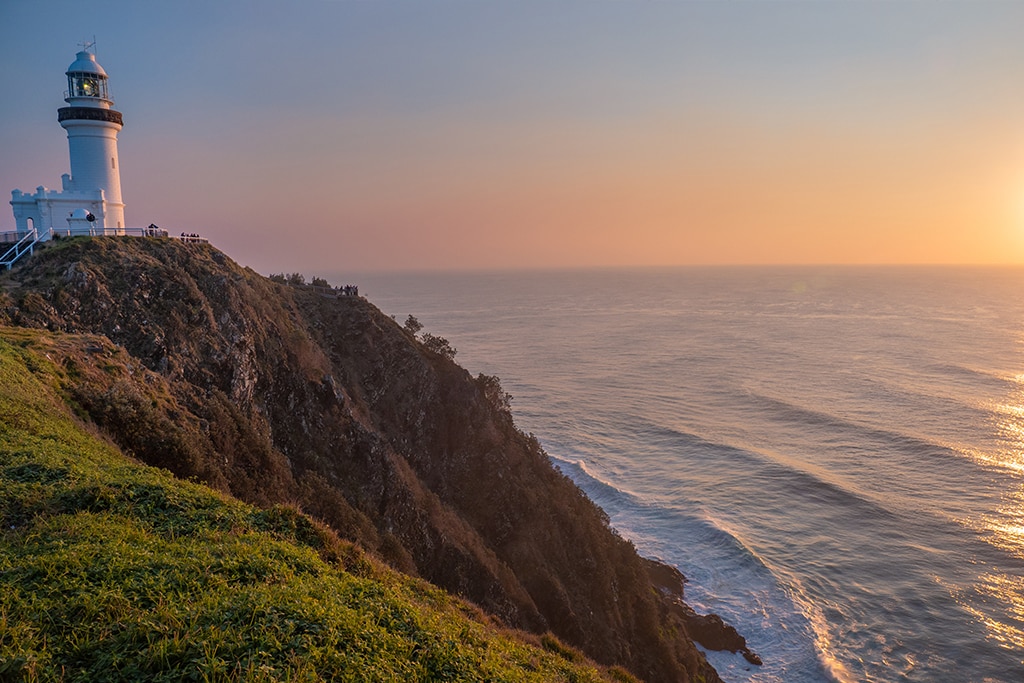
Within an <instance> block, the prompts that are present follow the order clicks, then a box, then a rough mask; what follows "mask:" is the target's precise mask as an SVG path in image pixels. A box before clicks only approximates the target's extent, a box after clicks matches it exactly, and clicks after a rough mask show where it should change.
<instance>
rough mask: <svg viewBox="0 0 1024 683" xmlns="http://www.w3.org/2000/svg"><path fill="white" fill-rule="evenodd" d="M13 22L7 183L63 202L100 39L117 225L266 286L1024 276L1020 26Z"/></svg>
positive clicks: (724, 21) (135, 18) (1021, 12)
mask: <svg viewBox="0 0 1024 683" xmlns="http://www.w3.org/2000/svg"><path fill="white" fill-rule="evenodd" d="M0 25H2V26H3V27H4V28H5V29H6V30H5V31H4V40H3V41H0V66H2V69H0V73H2V78H3V81H2V83H3V88H4V92H5V93H6V97H5V105H4V107H3V108H2V109H0V150H2V151H0V189H2V190H3V191H4V192H7V193H9V192H10V190H13V189H15V188H18V189H22V190H34V189H35V187H36V186H38V185H45V186H47V187H51V188H55V187H59V186H60V175H61V174H62V173H65V172H67V171H68V170H69V169H68V158H67V141H66V138H65V135H64V132H63V131H62V130H61V129H60V126H59V125H58V124H57V122H56V109H57V108H58V107H59V106H62V105H63V104H64V103H63V100H62V97H63V91H64V89H65V87H66V83H65V79H64V71H65V69H66V68H67V66H68V64H69V63H70V62H71V61H72V60H73V59H74V53H75V52H76V51H77V50H79V49H81V48H80V47H79V45H80V43H82V41H85V40H91V39H92V37H93V36H94V35H95V36H96V40H97V57H98V60H99V62H100V63H101V64H102V65H103V67H104V68H105V69H106V70H107V73H108V74H109V75H110V87H111V92H112V95H113V97H114V99H115V100H116V103H117V105H116V106H117V108H118V110H120V111H122V112H123V113H124V117H125V128H124V130H123V131H122V132H121V134H120V137H119V154H120V167H121V180H122V187H123V192H124V198H125V203H126V209H125V214H126V217H127V221H128V224H129V225H132V226H143V225H148V224H149V223H156V224H158V225H160V226H161V227H164V228H166V229H168V230H169V231H170V232H171V233H172V234H177V233H178V232H181V231H185V232H190V233H191V232H195V233H201V234H203V235H204V236H206V237H209V238H210V239H211V240H212V241H213V242H214V244H216V245H217V246H218V247H220V248H222V249H224V250H225V251H226V252H227V253H229V254H230V255H231V256H232V257H234V258H236V259H237V260H238V261H240V262H241V263H243V264H245V265H249V266H252V267H253V268H255V269H256V270H259V271H261V272H265V273H266V272H271V271H273V272H292V271H296V272H306V273H312V272H341V271H345V270H351V271H372V270H438V269H474V270H479V269H489V268H501V269H509V268H555V267H558V268H562V267H566V268H578V267H602V266H666V265H715V264H800V263H807V264H814V263H840V264H841V263H850V264H854V263H870V264H895V263H914V264H917V263H969V264H995V263H1000V264H1019V263H1024V87H1022V86H1021V84H1022V83H1024V41H1022V40H1020V35H1019V34H1020V28H1021V27H1024V3H1009V2H987V1H984V0H982V1H971V2H963V1H961V2H944V3H925V2H887V3H877V2H873V3H859V2H824V1H820V2H814V1H801V2H796V1H790V2H670V1H664V2H645V3H639V2H624V1H612V0H562V1H560V2H550V1H548V2H544V1H540V0H520V1H517V2H511V1H509V0H492V1H490V2H474V1H471V0H437V1H435V2H430V3H422V2H414V1H413V0H404V1H396V0H381V1H379V2H360V1H357V0H302V1H300V2H295V3H288V4H285V3H277V2H269V1H267V0H255V1H250V2H241V1H240V0H224V1H222V2H216V3H201V2H196V1H193V0H185V1H181V2H175V3H137V2H125V1H117V2H114V1H105V0H97V1H96V2H90V3H87V4H82V3H78V2H71V1H64V0H61V1H54V0H43V1H41V2H30V1H28V0H7V1H6V2H4V3H3V5H2V6H0ZM6 196H7V197H8V198H9V194H8V195H6ZM5 202H6V200H5ZM11 229H13V217H12V215H11V213H10V207H9V206H8V207H7V208H6V209H5V210H3V211H2V212H0V231H3V230H11Z"/></svg>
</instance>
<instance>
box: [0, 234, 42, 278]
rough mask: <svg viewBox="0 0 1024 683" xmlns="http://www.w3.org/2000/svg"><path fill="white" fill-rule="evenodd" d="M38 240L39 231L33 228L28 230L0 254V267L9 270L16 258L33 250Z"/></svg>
mask: <svg viewBox="0 0 1024 683" xmlns="http://www.w3.org/2000/svg"><path fill="white" fill-rule="evenodd" d="M38 241H39V232H38V231H37V230H36V229H35V228H33V229H32V230H29V231H28V232H27V233H25V236H24V237H22V238H21V239H20V240H18V241H17V242H16V243H15V245H14V246H13V247H11V248H10V249H8V250H7V251H6V252H4V255H3V256H0V268H4V269H5V270H10V269H11V266H13V265H14V264H15V263H16V262H17V261H18V259H20V258H21V257H22V256H24V255H25V254H31V253H32V252H33V250H34V249H35V246H36V243H37V242H38Z"/></svg>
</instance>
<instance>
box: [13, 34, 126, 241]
mask: <svg viewBox="0 0 1024 683" xmlns="http://www.w3.org/2000/svg"><path fill="white" fill-rule="evenodd" d="M91 47H93V45H92V44H87V45H85V46H84V49H83V50H82V51H81V52H79V53H78V54H77V55H75V61H73V62H72V63H71V66H69V67H68V70H67V72H66V75H67V79H68V89H67V91H66V92H65V93H64V101H65V102H67V104H68V106H66V107H61V108H60V109H58V110H57V121H58V122H59V123H60V125H61V127H62V128H63V129H64V130H65V131H67V134H68V153H69V155H70V159H71V173H70V174H67V173H65V174H64V175H63V176H61V189H60V190H59V191H55V190H49V189H47V188H46V187H43V186H39V187H38V188H36V191H35V192H34V193H32V194H29V193H27V192H22V191H21V190H14V191H12V192H11V206H12V207H13V209H14V221H15V225H16V229H17V232H18V233H28V232H30V231H32V230H33V229H35V230H37V231H38V233H39V237H40V238H41V239H47V237H48V236H49V235H50V234H72V235H74V234H92V235H95V234H99V235H104V234H106V235H113V234H123V232H124V227H125V222H124V202H123V201H122V199H121V169H120V161H119V160H118V157H117V134H118V133H119V132H120V131H121V128H122V127H123V125H124V122H123V119H122V117H121V112H119V111H117V110H115V109H114V108H113V105H114V100H113V99H112V98H111V96H110V86H109V84H108V82H107V72H106V71H104V70H103V67H102V66H100V65H99V63H98V62H97V61H96V55H95V54H94V53H93V52H90V51H89V49H90V48H91Z"/></svg>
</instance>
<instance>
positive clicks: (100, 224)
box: [8, 173, 124, 239]
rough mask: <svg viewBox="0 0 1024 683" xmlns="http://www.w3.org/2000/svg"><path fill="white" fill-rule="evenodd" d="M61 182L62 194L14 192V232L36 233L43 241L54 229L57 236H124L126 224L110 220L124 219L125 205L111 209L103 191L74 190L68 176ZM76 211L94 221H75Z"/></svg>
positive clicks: (52, 191) (53, 232) (45, 190)
mask: <svg viewBox="0 0 1024 683" xmlns="http://www.w3.org/2000/svg"><path fill="white" fill-rule="evenodd" d="M61 180H62V181H63V189H62V190H60V191H58V190H49V189H47V188H45V187H43V186H42V185H40V186H39V187H37V188H36V191H35V193H33V194H29V193H27V192H22V191H21V190H13V191H12V192H11V208H12V209H13V210H14V225H15V228H14V229H15V231H16V232H17V233H18V234H20V235H24V234H26V233H29V232H31V231H32V230H33V229H36V230H38V231H39V235H40V237H41V238H42V239H47V236H48V235H50V234H51V228H52V234H57V235H120V234H124V225H123V220H115V221H114V222H113V224H111V221H110V220H109V218H110V217H111V214H115V215H116V216H123V215H124V204H119V205H117V206H111V205H110V203H109V202H108V201H107V199H106V196H105V195H106V193H105V192H104V191H103V190H74V189H73V188H72V183H71V177H70V176H69V175H68V174H66V173H65V174H64V175H63V176H62V177H61ZM111 209H113V211H112V210H111ZM76 211H80V212H82V213H84V214H86V216H88V215H91V216H92V217H93V220H91V221H89V220H85V221H84V222H83V221H80V220H75V219H74V217H73V214H74V213H75V212H76ZM83 223H84V224H83ZM44 233H45V234H44ZM11 237H14V236H13V235H12V236H11ZM8 239H11V238H8Z"/></svg>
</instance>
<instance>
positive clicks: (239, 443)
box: [0, 238, 719, 681]
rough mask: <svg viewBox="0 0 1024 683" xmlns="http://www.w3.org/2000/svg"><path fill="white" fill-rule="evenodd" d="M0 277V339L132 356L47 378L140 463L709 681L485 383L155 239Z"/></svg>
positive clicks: (362, 309) (414, 347)
mask: <svg viewBox="0 0 1024 683" xmlns="http://www.w3.org/2000/svg"><path fill="white" fill-rule="evenodd" d="M5 279H6V280H7V281H8V284H9V291H8V294H6V295H0V324H6V325H13V326H20V327H27V328H43V329H47V330H51V331H55V332H63V333H79V334H80V333H89V334H95V335H102V336H103V337H105V338H106V339H109V340H110V341H111V342H112V343H113V344H116V345H117V346H118V347H121V348H123V350H124V352H125V353H127V354H128V355H129V356H130V357H131V359H133V362H134V363H135V364H136V366H137V368H136V370H133V371H131V372H114V371H113V370H111V371H110V372H104V371H102V365H100V366H97V365H96V364H95V363H93V364H87V363H83V362H82V361H81V360H76V359H75V358H74V357H72V356H68V357H67V358H65V359H63V360H62V361H61V362H62V364H63V365H62V367H63V371H64V373H65V374H64V377H65V378H64V380H63V381H64V383H65V385H64V388H63V391H65V392H66V394H67V396H68V397H69V400H71V401H73V403H74V404H75V405H76V406H77V410H78V412H79V414H80V415H81V416H82V417H83V418H86V419H88V420H90V421H92V422H94V423H95V424H96V425H98V426H99V427H100V428H101V430H102V431H103V433H104V434H106V435H107V436H109V438H110V439H112V440H113V441H114V442H115V443H117V444H118V445H119V446H120V447H121V448H122V449H124V450H125V451H126V452H128V453H130V454H132V455H134V456H135V457H136V458H138V459H139V460H141V461H143V462H145V463H148V464H151V465H157V466H160V467H164V468H166V469H168V470H170V471H171V472H173V473H174V474H175V475H177V476H178V477H180V478H183V479H193V480H196V481H200V482H203V483H206V484H208V485H210V486H213V487H215V488H217V489H220V490H222V491H224V492H227V493H230V494H232V495H234V496H236V497H238V498H240V499H242V500H244V501H247V502H250V503H253V504H256V505H259V506H263V507H269V506H272V505H274V504H279V503H290V504H293V505H295V506H297V507H299V508H301V509H302V510H303V511H305V512H307V513H309V514H311V515H312V516H314V517H316V518H318V519H320V520H323V522H325V523H326V524H327V525H329V526H330V528H332V529H333V530H334V531H336V532H337V533H338V534H339V535H340V536H341V537H343V538H345V539H348V540H350V541H352V542H355V543H357V544H358V545H359V546H361V547H363V548H365V549H366V550H367V551H369V552H370V553H372V554H374V555H376V556H378V557H380V558H382V559H384V560H385V561H386V562H388V563H389V564H391V565H392V566H393V567H395V568H396V569H399V570H400V571H403V572H406V573H408V574H412V575H416V576H420V577H422V578H424V579H426V580H428V581H430V582H432V583H434V584H435V585H437V586H440V587H442V588H444V589H446V590H448V591H450V592H451V593H454V594H456V595H458V596H462V597H464V598H466V599H468V600H471V601H472V602H474V603H475V604H477V605H479V606H480V607H481V608H482V609H484V610H485V611H486V612H488V613H490V614H492V615H494V616H496V617H497V618H499V619H501V620H502V621H503V622H504V623H506V624H508V625H510V626H514V627H517V628H522V629H525V630H528V631H532V632H535V633H544V632H546V631H551V632H552V633H554V634H555V635H557V636H558V637H559V638H560V639H562V640H564V641H565V642H567V643H570V644H571V645H573V646H575V647H578V648H580V649H581V650H582V651H583V652H585V653H586V654H587V655H588V656H590V657H592V658H593V659H594V660H596V661H597V662H600V663H602V664H608V665H612V664H618V665H622V666H623V667H625V668H627V669H628V670H630V671H631V672H633V673H635V674H636V675H637V676H639V677H641V678H643V679H645V680H649V681H688V680H702V681H716V680H719V679H718V677H717V674H715V672H714V670H713V669H712V668H711V667H710V666H709V665H708V664H707V662H706V661H705V660H704V658H703V656H702V655H701V654H700V653H699V651H697V650H696V648H695V647H694V645H693V642H692V641H691V639H690V637H689V634H688V632H687V619H686V614H687V612H686V610H684V609H680V604H679V598H680V597H681V590H676V591H672V590H664V589H662V590H657V589H655V587H654V584H653V583H652V579H651V575H650V567H649V566H648V565H647V564H646V563H645V562H644V561H643V560H642V559H641V558H640V557H639V556H638V555H637V553H636V551H635V549H634V548H633V546H632V545H631V544H630V543H629V542H627V541H625V540H624V539H622V538H621V537H619V536H618V535H617V534H616V533H615V532H614V530H612V529H611V528H610V527H609V525H608V519H607V516H606V515H604V513H603V512H602V511H601V510H600V509H599V508H598V507H597V506H595V505H594V504H593V503H592V502H591V501H590V500H589V499H588V498H586V496H584V495H583V494H582V493H581V492H580V491H579V490H578V489H577V487H576V486H575V485H574V484H573V483H572V482H571V481H570V480H569V479H568V478H566V477H565V476H563V475H562V474H561V473H559V472H558V471H557V470H556V469H555V468H554V467H552V465H551V464H550V462H549V460H548V458H547V456H546V455H545V454H544V452H543V451H542V450H541V448H540V446H539V444H538V443H537V442H536V440H535V439H533V438H531V437H530V436H527V435H524V434H522V433H521V432H520V431H518V430H517V429H516V427H515V425H514V424H513V421H512V418H511V416H510V414H509V412H508V410H507V406H505V405H503V403H502V401H501V396H500V391H498V392H496V391H495V386H494V384H493V382H492V381H491V380H490V379H489V378H486V377H478V378H474V377H472V376H471V375H470V374H469V373H468V372H467V371H465V370H464V369H462V368H461V367H459V366H458V365H456V364H455V363H453V362H452V361H451V360H449V359H448V358H445V357H444V356H443V355H439V354H437V353H434V352H432V351H431V350H429V349H428V348H426V347H425V346H424V345H423V344H420V343H419V342H418V341H417V340H416V339H415V338H414V337H413V335H412V334H411V333H410V332H408V331H406V330H404V329H402V328H401V327H400V326H399V325H398V324H397V323H395V321H393V320H392V319H391V318H389V317H388V316H385V315H383V314H382V313H381V312H380V311H379V310H377V309H376V308H375V307H374V306H372V305H371V304H370V303H368V302H367V301H365V300H363V299H361V298H358V297H340V298H325V297H323V296H320V295H319V294H317V293H316V292H314V291H308V290H302V289H298V288H293V287H288V286H286V285H282V284H277V283H274V282H272V281H270V280H268V279H267V278H264V277H261V276H259V275H258V274H256V273H254V272H252V271H251V270H248V269H243V268H240V267H239V266H238V265H237V264H235V263H234V262H232V261H231V260H230V259H228V258H227V257H226V256H225V255H224V254H222V253H220V252H219V251H217V250H215V249H213V248H212V247H209V246H208V245H202V244H184V243H181V242H178V241H176V240H167V239H164V240H156V239H138V238H103V239H87V238H77V239H74V240H62V241H60V242H57V243H54V244H52V245H50V246H48V247H47V248H45V249H43V250H41V251H40V252H39V253H37V254H36V255H35V256H34V257H33V258H31V259H29V260H28V261H27V262H25V263H24V264H22V265H20V266H19V267H18V268H16V269H15V270H14V271H12V273H11V274H10V275H8V276H6V278H5ZM12 281H13V282H12ZM98 349H99V350H97V351H96V353H97V354H103V353H106V351H104V350H103V347H98ZM97 367H100V368H101V369H100V370H97V369H96V368H97ZM680 587H681V585H680ZM690 614H692V611H691V612H690ZM691 628H693V626H692V620H691Z"/></svg>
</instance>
